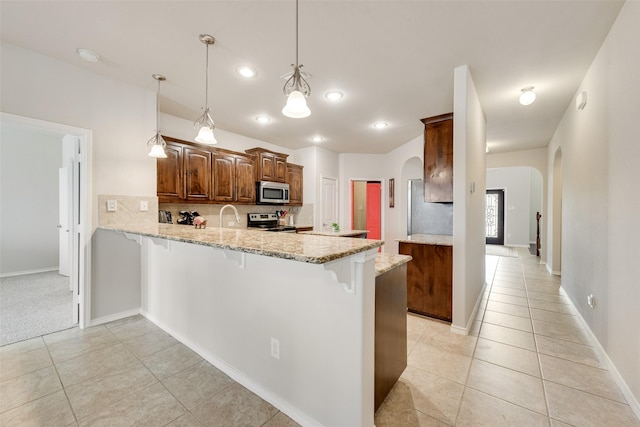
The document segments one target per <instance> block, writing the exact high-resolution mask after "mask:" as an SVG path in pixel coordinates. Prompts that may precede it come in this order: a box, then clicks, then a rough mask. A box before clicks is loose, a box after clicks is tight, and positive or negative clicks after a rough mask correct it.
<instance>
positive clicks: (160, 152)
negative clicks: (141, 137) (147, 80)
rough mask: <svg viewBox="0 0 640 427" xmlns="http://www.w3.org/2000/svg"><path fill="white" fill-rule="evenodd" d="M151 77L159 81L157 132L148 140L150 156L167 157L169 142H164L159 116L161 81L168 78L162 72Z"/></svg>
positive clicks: (157, 92) (157, 91)
mask: <svg viewBox="0 0 640 427" xmlns="http://www.w3.org/2000/svg"><path fill="white" fill-rule="evenodd" d="M151 77H153V78H154V79H156V81H157V82H158V89H157V90H156V134H155V135H153V136H152V137H151V139H150V140H148V141H147V146H148V147H149V148H150V151H149V157H155V158H157V159H166V158H167V154H166V153H165V152H164V148H165V147H166V146H167V143H166V142H164V139H163V138H162V135H160V125H159V119H158V116H159V115H160V82H163V81H165V80H166V79H167V78H166V77H165V76H163V75H162V74H152V75H151Z"/></svg>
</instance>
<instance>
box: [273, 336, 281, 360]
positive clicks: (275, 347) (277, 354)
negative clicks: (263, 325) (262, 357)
mask: <svg viewBox="0 0 640 427" xmlns="http://www.w3.org/2000/svg"><path fill="white" fill-rule="evenodd" d="M271 357H273V358H274V359H280V341H278V340H277V339H275V338H271Z"/></svg>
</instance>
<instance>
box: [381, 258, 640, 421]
mask: <svg viewBox="0 0 640 427" xmlns="http://www.w3.org/2000/svg"><path fill="white" fill-rule="evenodd" d="M486 279H487V283H488V286H487V289H486V290H485V293H484V296H483V300H482V303H481V307H480V310H479V312H478V314H477V316H476V321H475V324H474V327H473V330H472V333H471V334H470V335H469V336H459V335H454V334H452V333H451V332H450V331H449V325H447V324H444V323H442V322H438V321H434V320H430V319H427V318H424V317H420V316H415V315H411V314H410V315H409V316H408V351H409V358H408V365H409V366H408V367H407V369H406V370H405V372H404V373H403V374H402V376H401V377H400V380H399V381H398V383H396V385H395V386H394V388H393V389H392V390H391V393H390V394H389V396H388V397H387V399H386V400H385V402H384V403H383V404H382V406H381V407H380V409H379V410H378V412H377V413H376V419H375V421H376V427H392V426H393V427H411V426H492V427H494V426H509V427H512V426H527V427H528V426H547V427H549V426H551V427H561V426H579V427H583V426H640V421H639V420H638V419H637V418H636V417H635V415H634V413H633V411H632V410H631V408H630V407H629V405H628V404H627V402H626V401H625V399H624V397H623V395H622V394H621V392H620V390H619V389H618V387H617V385H616V383H615V382H614V380H613V378H612V376H611V374H610V373H609V372H608V371H607V370H606V367H605V365H604V364H603V363H602V361H600V360H599V359H598V354H597V352H596V350H595V348H594V346H593V343H592V342H591V341H590V337H589V335H588V334H587V333H586V332H585V331H584V330H583V328H582V327H581V324H580V322H579V321H578V319H577V317H576V314H575V312H574V309H573V307H572V306H571V304H570V303H569V301H568V300H567V299H566V298H565V297H564V296H563V295H562V294H561V293H560V290H559V289H560V282H559V279H558V278H556V277H553V276H551V275H549V274H548V273H547V271H546V269H545V267H544V266H541V265H539V263H538V259H537V258H536V257H534V256H531V255H529V253H528V251H527V250H526V249H524V250H520V251H519V258H512V257H497V256H487V278H486Z"/></svg>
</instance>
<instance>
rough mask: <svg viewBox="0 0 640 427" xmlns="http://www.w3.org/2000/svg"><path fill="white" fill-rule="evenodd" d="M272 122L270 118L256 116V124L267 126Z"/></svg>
mask: <svg viewBox="0 0 640 427" xmlns="http://www.w3.org/2000/svg"><path fill="white" fill-rule="evenodd" d="M270 121H271V117H269V116H256V122H258V123H262V124H267V123H269V122H270Z"/></svg>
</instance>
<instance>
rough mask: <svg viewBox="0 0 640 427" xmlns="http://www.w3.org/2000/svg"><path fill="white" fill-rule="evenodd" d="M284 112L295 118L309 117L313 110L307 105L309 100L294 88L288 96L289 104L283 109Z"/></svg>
mask: <svg viewBox="0 0 640 427" xmlns="http://www.w3.org/2000/svg"><path fill="white" fill-rule="evenodd" d="M282 114H284V115H285V116H287V117H291V118H294V119H301V118H304V117H308V116H309V115H310V114H311V110H310V109H309V107H307V100H306V99H305V98H304V95H303V94H302V92H300V91H299V90H294V91H293V92H291V93H290V94H289V97H288V98H287V104H286V105H285V106H284V108H283V109H282Z"/></svg>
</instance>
